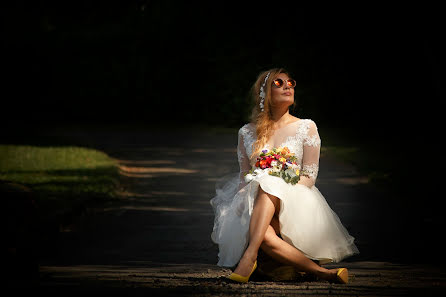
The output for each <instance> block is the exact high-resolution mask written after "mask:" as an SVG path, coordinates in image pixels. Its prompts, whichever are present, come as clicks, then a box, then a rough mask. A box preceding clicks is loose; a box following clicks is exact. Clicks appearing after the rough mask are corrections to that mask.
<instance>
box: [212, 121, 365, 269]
mask: <svg viewBox="0 0 446 297" xmlns="http://www.w3.org/2000/svg"><path fill="white" fill-rule="evenodd" d="M255 140H256V131H255V126H254V124H253V123H248V124H246V125H244V126H243V127H241V128H240V130H239V132H238V146H237V155H238V162H239V165H240V171H239V172H237V173H230V174H227V175H225V176H223V177H221V178H220V179H219V180H218V182H217V183H216V196H215V197H213V198H212V199H211V200H210V203H211V205H212V207H213V210H214V214H215V220H214V227H213V231H212V234H211V238H212V241H213V242H215V243H216V244H218V246H219V253H218V263H217V265H219V266H222V267H233V266H235V265H236V264H237V263H238V262H239V260H240V258H241V257H242V255H243V253H244V251H245V249H246V248H247V246H248V242H249V222H250V219H251V214H252V210H253V206H254V201H255V199H256V196H257V192H258V190H259V187H262V189H263V190H264V191H265V192H266V193H269V194H271V195H274V196H276V197H278V198H279V199H280V212H279V225H280V235H281V237H282V239H283V240H285V241H286V242H287V243H289V244H291V245H292V246H294V247H295V248H297V249H299V250H300V251H301V252H303V253H304V254H305V255H306V256H307V257H308V258H310V259H313V260H319V263H320V264H326V263H330V262H339V261H341V260H342V259H344V258H346V257H348V256H351V255H353V254H356V253H359V251H358V249H357V247H356V245H355V244H354V237H352V236H351V235H350V234H349V233H348V231H347V230H346V229H345V227H344V226H343V225H342V223H341V221H340V220H339V217H338V216H337V215H336V213H335V212H334V211H333V210H332V209H331V208H330V206H329V205H328V204H327V202H326V200H325V198H324V196H323V195H322V194H321V193H320V192H319V190H318V189H317V187H316V186H315V185H314V184H315V182H316V178H317V174H318V170H319V155H320V144H321V140H320V137H319V134H318V130H317V126H316V124H315V122H314V121H312V120H310V119H300V120H297V121H295V122H292V123H288V124H287V125H285V126H284V127H281V128H279V129H277V130H275V131H274V133H273V135H272V137H271V138H270V139H269V141H268V143H267V144H266V145H265V146H264V149H272V148H274V147H279V146H282V147H283V146H287V147H288V148H289V149H290V151H291V152H292V153H294V154H295V156H297V158H298V166H299V169H300V170H301V172H305V173H306V174H307V176H308V177H302V181H304V179H305V185H303V184H295V185H292V184H290V183H286V182H285V181H284V180H283V179H282V178H280V177H276V176H273V175H269V174H267V173H266V174H260V175H257V176H255V177H254V179H252V180H250V181H249V182H248V183H246V182H245V180H244V175H245V173H247V172H248V171H249V169H251V167H252V166H253V164H250V163H249V158H248V156H250V155H251V152H252V144H253V143H254V142H255Z"/></svg>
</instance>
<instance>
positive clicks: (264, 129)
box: [249, 68, 296, 161]
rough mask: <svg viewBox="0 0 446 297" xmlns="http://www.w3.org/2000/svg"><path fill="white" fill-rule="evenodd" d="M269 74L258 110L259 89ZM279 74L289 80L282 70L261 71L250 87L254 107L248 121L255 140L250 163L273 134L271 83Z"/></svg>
mask: <svg viewBox="0 0 446 297" xmlns="http://www.w3.org/2000/svg"><path fill="white" fill-rule="evenodd" d="M268 72H269V73H270V75H269V78H268V80H267V81H266V84H265V87H264V91H265V94H266V95H265V101H264V103H263V104H264V110H263V111H261V110H260V105H259V104H260V99H261V98H260V96H259V95H260V87H261V86H262V84H263V82H264V80H265V77H266V75H267V74H268ZM280 73H284V74H286V75H288V77H290V78H291V76H290V74H289V73H288V71H286V70H285V69H283V68H273V69H270V70H266V71H263V72H261V73H260V74H259V76H258V77H257V80H256V81H255V83H254V84H253V86H252V87H251V99H252V100H253V102H254V107H253V109H252V112H251V116H250V121H251V123H253V124H254V125H255V127H256V135H257V139H256V141H255V142H254V143H253V148H252V154H251V156H249V159H250V160H251V161H252V160H253V158H254V157H256V156H258V155H259V154H260V150H261V149H262V148H263V147H264V146H265V144H266V142H267V141H268V139H269V138H270V137H271V135H272V133H273V129H272V128H273V125H274V121H273V120H272V108H271V85H272V82H273V81H274V80H275V79H276V78H277V76H278V75H279V74H280ZM295 106H296V100H294V103H293V108H294V107H295Z"/></svg>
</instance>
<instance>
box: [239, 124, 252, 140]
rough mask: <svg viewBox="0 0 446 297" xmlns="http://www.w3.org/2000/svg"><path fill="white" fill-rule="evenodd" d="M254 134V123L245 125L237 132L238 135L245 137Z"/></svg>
mask: <svg viewBox="0 0 446 297" xmlns="http://www.w3.org/2000/svg"><path fill="white" fill-rule="evenodd" d="M254 132H255V125H254V123H251V122H249V123H246V124H244V125H243V126H242V127H240V129H239V130H238V135H239V136H242V137H245V136H246V135H248V136H251V135H253V133H254Z"/></svg>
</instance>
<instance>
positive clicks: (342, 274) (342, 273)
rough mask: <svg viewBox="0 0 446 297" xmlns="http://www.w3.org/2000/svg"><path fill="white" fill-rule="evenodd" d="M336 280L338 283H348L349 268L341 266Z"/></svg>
mask: <svg viewBox="0 0 446 297" xmlns="http://www.w3.org/2000/svg"><path fill="white" fill-rule="evenodd" d="M336 280H337V282H338V283H341V284H346V283H348V269H347V268H339V269H338V272H337V273H336Z"/></svg>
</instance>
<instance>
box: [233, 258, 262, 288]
mask: <svg viewBox="0 0 446 297" xmlns="http://www.w3.org/2000/svg"><path fill="white" fill-rule="evenodd" d="M256 268H257V260H256V261H255V262H254V266H253V267H252V270H251V273H250V274H249V275H248V276H241V275H240V274H237V273H231V275H230V276H228V277H227V278H228V279H230V280H233V281H236V282H239V283H247V282H248V280H249V278H250V277H251V274H252V273H253V272H254V270H256Z"/></svg>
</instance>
